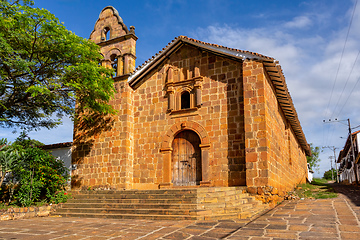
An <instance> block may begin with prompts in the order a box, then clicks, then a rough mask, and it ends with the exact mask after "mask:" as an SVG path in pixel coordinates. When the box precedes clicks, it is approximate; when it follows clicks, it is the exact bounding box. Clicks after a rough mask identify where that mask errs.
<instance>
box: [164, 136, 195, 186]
mask: <svg viewBox="0 0 360 240" xmlns="http://www.w3.org/2000/svg"><path fill="white" fill-rule="evenodd" d="M200 143H201V140H200V138H199V136H198V135H197V134H196V133H195V132H193V131H191V130H184V131H181V132H179V133H178V134H177V135H176V136H175V137H174V140H173V142H172V149H173V151H172V158H171V170H172V171H171V172H172V183H173V185H174V186H193V185H199V184H200V181H201V180H202V174H201V173H202V169H201V148H200Z"/></svg>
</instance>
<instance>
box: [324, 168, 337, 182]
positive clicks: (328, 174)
mask: <svg viewBox="0 0 360 240" xmlns="http://www.w3.org/2000/svg"><path fill="white" fill-rule="evenodd" d="M324 178H325V179H327V180H334V179H336V170H335V169H333V168H332V169H330V170H327V171H326V172H324Z"/></svg>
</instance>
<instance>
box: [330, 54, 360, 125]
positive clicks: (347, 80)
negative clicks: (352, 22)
mask: <svg viewBox="0 0 360 240" xmlns="http://www.w3.org/2000/svg"><path fill="white" fill-rule="evenodd" d="M359 54H360V50H359V51H358V53H357V56H356V59H355V61H354V64H353V65H352V68H351V71H350V73H349V76H348V78H347V79H346V82H345V85H344V88H343V90H342V91H341V94H340V97H339V99H338V101H337V103H336V105H335V108H334V111H333V114H332V115H331V117H330V118H332V117H333V115H334V113H335V111H336V108H337V106H338V105H339V102H340V99H341V98H342V95H343V93H344V91H345V88H346V86H347V84H348V82H349V79H350V76H351V74H352V72H353V70H354V68H355V65H356V62H357V60H358V57H359ZM338 116H340V114H339V115H338Z"/></svg>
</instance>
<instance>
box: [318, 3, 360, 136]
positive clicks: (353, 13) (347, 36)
mask: <svg viewBox="0 0 360 240" xmlns="http://www.w3.org/2000/svg"><path fill="white" fill-rule="evenodd" d="M357 2H358V0H356V1H355V4H354V8H353V12H352V15H351V19H350V23H349V28H348V31H347V34H346V38H345V42H344V47H343V49H342V52H341V57H340V61H339V65H338V68H337V71H336V74H335V79H334V83H333V87H332V89H331V94H330V98H329V102H328V105H327V107H326V110H325V112H324V115H325V116H324V119H325V118H326V113H327V112H329V113H330V103H331V100H332V96H333V93H334V89H335V85H336V82H337V78H338V75H339V71H340V66H341V63H342V59H343V56H344V52H345V48H346V44H347V41H348V38H349V34H350V29H351V25H352V22H353V19H354V15H355V10H356V6H357ZM341 110H342V109H341ZM332 115H333V114H331V115H330V116H332ZM329 134H330V130H328V131H327V138H326V142H327V141H328V137H329Z"/></svg>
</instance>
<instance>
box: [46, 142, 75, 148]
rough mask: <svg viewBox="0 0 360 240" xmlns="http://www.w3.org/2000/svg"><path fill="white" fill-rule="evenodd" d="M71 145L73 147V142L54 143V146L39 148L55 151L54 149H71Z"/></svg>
mask: <svg viewBox="0 0 360 240" xmlns="http://www.w3.org/2000/svg"><path fill="white" fill-rule="evenodd" d="M72 145H73V142H64V143H54V144H48V145H43V146H41V147H40V148H42V149H55V148H65V147H71V146H72Z"/></svg>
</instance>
